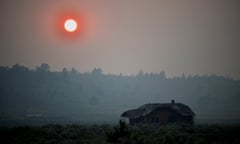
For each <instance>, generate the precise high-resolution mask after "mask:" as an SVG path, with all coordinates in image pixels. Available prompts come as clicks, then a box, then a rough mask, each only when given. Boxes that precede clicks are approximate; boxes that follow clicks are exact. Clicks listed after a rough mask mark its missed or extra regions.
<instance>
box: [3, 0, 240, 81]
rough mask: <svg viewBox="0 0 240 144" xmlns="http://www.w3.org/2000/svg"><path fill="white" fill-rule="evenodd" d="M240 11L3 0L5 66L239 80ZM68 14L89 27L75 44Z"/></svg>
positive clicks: (205, 5)
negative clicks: (66, 30) (63, 21)
mask: <svg viewBox="0 0 240 144" xmlns="http://www.w3.org/2000/svg"><path fill="white" fill-rule="evenodd" d="M239 7H240V3H239V1H238V0H201V1H197V0H181V1H179V0H173V1H169V0H131V1H129V0H121V1H120V0H119V1H112V0H101V1H99V0H92V1H89V0H68V1H66V0H41V1H32V0H21V1H20V0H1V1H0V18H1V23H0V32H1V33H0V39H1V43H0V65H2V66H13V65H14V64H17V63H18V64H22V65H25V66H28V67H30V68H32V69H33V68H34V67H35V66H36V65H40V64H41V63H48V64H50V65H51V68H52V69H53V70H61V69H62V68H63V67H67V68H68V69H71V68H72V67H74V68H76V69H78V70H79V71H80V72H87V71H91V70H92V69H93V68H94V67H101V68H102V69H103V70H104V71H103V73H105V74H108V73H111V74H117V75H118V74H119V73H123V74H125V75H131V74H137V73H138V71H139V70H141V69H142V70H143V71H146V72H160V71H162V70H164V71H166V73H167V76H168V77H173V76H181V75H182V73H185V74H186V75H196V74H197V75H204V74H208V75H210V74H217V75H223V76H228V77H232V78H234V79H240V65H239V62H238V61H239V58H238V57H239V53H240V49H239V46H240V17H239V13H240V9H239ZM69 13H75V14H77V15H79V16H80V17H81V19H82V20H83V22H84V26H82V27H81V28H82V34H81V36H78V37H76V38H74V39H70V38H68V37H64V36H62V35H61V34H60V33H59V31H60V30H59V29H58V28H59V24H58V19H59V18H60V17H61V16H62V15H66V14H69Z"/></svg>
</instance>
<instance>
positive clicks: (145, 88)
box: [0, 64, 240, 121]
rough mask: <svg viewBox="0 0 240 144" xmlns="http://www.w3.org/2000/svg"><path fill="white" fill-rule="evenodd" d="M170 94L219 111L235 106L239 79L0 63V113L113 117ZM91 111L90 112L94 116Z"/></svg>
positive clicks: (233, 110)
mask: <svg viewBox="0 0 240 144" xmlns="http://www.w3.org/2000/svg"><path fill="white" fill-rule="evenodd" d="M172 99H175V101H176V102H181V103H185V104H187V105H189V106H190V107H192V109H193V110H194V111H195V112H196V113H197V115H198V114H199V115H201V114H202V113H208V114H216V115H221V116H224V117H229V116H234V117H238V116H239V115H237V114H238V113H239V112H240V106H239V101H240V81H239V80H233V79H231V78H227V77H223V76H216V75H211V76H207V75H206V76H198V75H195V76H185V75H182V76H181V77H174V78H166V75H165V72H164V71H162V72H160V73H144V72H143V71H140V72H139V74H137V75H135V76H123V75H122V74H120V75H110V74H103V73H102V70H101V69H97V68H95V69H93V71H92V72H89V73H81V72H78V71H77V70H75V69H74V68H73V69H72V70H67V69H66V68H63V70H62V71H61V72H56V71H51V70H50V66H49V65H48V64H42V65H41V66H37V67H36V69H34V70H31V69H29V68H27V67H24V66H21V65H18V64H17V65H14V66H12V67H0V118H1V119H22V118H23V117H24V116H25V115H26V114H29V113H41V114H43V115H44V116H45V117H54V118H56V119H57V118H68V119H71V120H83V121H89V120H90V121H91V120H92V121H101V120H106V121H108V120H110V121H111V120H116V119H118V117H119V115H120V114H121V112H123V111H125V110H127V109H130V108H136V107H138V106H139V105H142V104H144V103H150V102H170V100H172ZM93 117H94V118H93Z"/></svg>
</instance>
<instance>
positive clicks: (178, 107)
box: [121, 103, 195, 118]
mask: <svg viewBox="0 0 240 144" xmlns="http://www.w3.org/2000/svg"><path fill="white" fill-rule="evenodd" d="M156 109H171V110H174V111H176V112H177V113H179V114H181V115H183V116H194V115H195V113H194V112H193V111H192V110H191V109H190V108H189V107H188V106H187V105H184V104H182V103H150V104H144V105H142V106H140V107H139V108H137V109H132V110H128V111H125V112H124V113H122V114H121V116H122V117H130V118H137V117H140V116H145V115H147V114H149V113H151V112H152V111H154V110H156Z"/></svg>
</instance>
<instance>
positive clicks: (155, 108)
mask: <svg viewBox="0 0 240 144" xmlns="http://www.w3.org/2000/svg"><path fill="white" fill-rule="evenodd" d="M121 116H122V117H125V118H129V123H130V124H138V123H154V124H161V125H165V124H168V123H188V124H193V122H194V116H195V113H194V112H193V111H192V110H191V109H190V108H189V107H188V106H187V105H184V104H182V103H175V102H174V100H172V102H171V103H150V104H144V105H142V106H140V107H139V108H137V109H132V110H128V111H126V112H124V113H122V114H121Z"/></svg>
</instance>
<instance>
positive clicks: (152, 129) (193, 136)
mask: <svg viewBox="0 0 240 144" xmlns="http://www.w3.org/2000/svg"><path fill="white" fill-rule="evenodd" d="M0 137H1V143H4V144H107V143H123V144H158V143H159V144H239V143H240V125H194V126H186V125H181V126H180V125H168V126H164V127H163V126H156V125H139V126H127V125H125V123H122V124H121V123H119V125H114V126H113V125H45V126H39V127H29V126H25V127H1V128H0Z"/></svg>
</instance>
